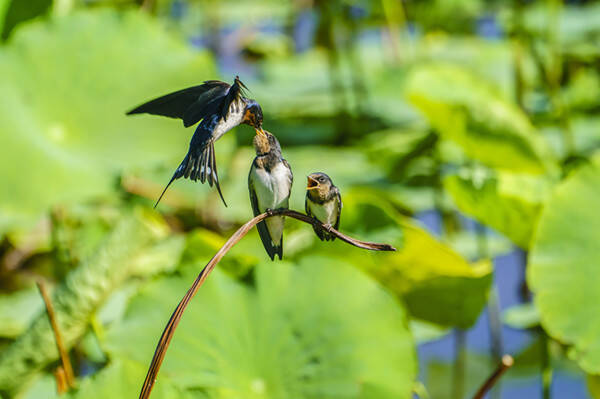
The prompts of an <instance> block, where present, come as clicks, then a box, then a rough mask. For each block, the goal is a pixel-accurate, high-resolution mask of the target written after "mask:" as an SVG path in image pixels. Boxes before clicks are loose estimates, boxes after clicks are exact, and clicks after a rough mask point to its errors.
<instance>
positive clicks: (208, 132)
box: [127, 76, 264, 208]
mask: <svg viewBox="0 0 600 399" xmlns="http://www.w3.org/2000/svg"><path fill="white" fill-rule="evenodd" d="M245 89H246V90H247V88H246V86H245V85H244V83H242V81H241V80H240V79H239V77H238V76H236V77H235V81H234V82H233V85H229V84H227V83H225V82H221V81H219V80H207V81H205V82H204V83H203V84H201V85H199V86H194V87H189V88H187V89H183V90H179V91H176V92H174V93H170V94H167V95H164V96H162V97H159V98H156V99H154V100H151V101H148V102H147V103H144V104H142V105H140V106H139V107H137V108H135V109H132V110H131V111H129V112H127V115H132V114H143V113H146V114H152V115H162V116H168V117H170V118H179V119H182V120H183V126H185V127H189V126H192V125H194V124H196V123H198V122H200V124H199V125H198V127H197V128H196V131H195V132H194V135H193V136H192V140H191V141H190V146H189V149H188V152H187V154H186V156H185V158H183V161H182V162H181V164H180V165H179V167H178V168H177V169H176V170H175V173H174V174H173V177H171V180H170V181H169V183H168V184H167V186H166V187H165V189H164V190H163V192H162V194H161V195H160V197H159V198H158V201H156V204H155V205H154V207H155V208H156V205H158V203H159V202H160V200H161V198H162V197H163V195H164V194H165V192H166V191H167V189H168V188H169V186H170V185H171V183H173V181H175V180H176V179H179V178H180V177H184V178H186V179H188V178H189V179H190V180H193V181H196V180H198V179H199V180H200V182H201V183H204V182H205V181H208V185H209V186H211V187H212V185H213V183H214V184H215V186H216V188H217V191H218V192H219V196H220V197H221V200H223V204H225V206H227V204H226V203H225V199H224V198H223V194H222V193H221V187H220V185H219V176H218V174H217V160H216V158H215V147H214V144H215V141H217V140H218V139H219V138H220V137H221V136H223V135H224V134H225V133H227V132H228V131H229V130H231V129H232V128H234V127H236V126H238V125H240V124H247V125H250V126H252V127H254V129H255V130H256V133H257V134H264V133H263V132H264V131H263V129H262V121H263V115H262V109H261V108H260V105H259V104H258V103H257V102H256V101H255V100H251V99H248V98H246V97H245V96H246V93H245Z"/></svg>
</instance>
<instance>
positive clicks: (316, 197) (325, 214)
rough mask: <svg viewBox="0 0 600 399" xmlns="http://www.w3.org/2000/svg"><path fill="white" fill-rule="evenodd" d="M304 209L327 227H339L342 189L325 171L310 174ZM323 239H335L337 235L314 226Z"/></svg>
mask: <svg viewBox="0 0 600 399" xmlns="http://www.w3.org/2000/svg"><path fill="white" fill-rule="evenodd" d="M304 209H305V210H306V214H307V215H308V216H312V217H313V218H315V219H317V220H318V221H319V222H321V223H323V224H324V225H325V226H326V227H333V228H334V229H336V230H337V229H338V227H339V226H340V215H341V214H342V196H341V195H340V190H339V189H338V188H337V187H336V186H334V185H333V182H332V181H331V178H330V177H329V176H327V175H326V174H325V173H312V174H310V175H309V176H308V182H307V185H306V200H305V202H304ZM313 229H314V230H315V233H317V236H319V238H320V239H321V241H324V240H327V241H330V240H331V241H333V240H335V236H334V235H333V234H331V233H329V232H327V231H323V230H320V229H318V228H316V227H314V226H313Z"/></svg>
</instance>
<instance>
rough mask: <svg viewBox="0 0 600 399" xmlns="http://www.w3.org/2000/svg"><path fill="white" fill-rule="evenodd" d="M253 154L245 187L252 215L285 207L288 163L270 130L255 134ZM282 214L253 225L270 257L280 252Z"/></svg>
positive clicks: (290, 177) (289, 184) (288, 190)
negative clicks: (254, 153) (254, 154)
mask: <svg viewBox="0 0 600 399" xmlns="http://www.w3.org/2000/svg"><path fill="white" fill-rule="evenodd" d="M254 149H255V150H256V158H254V161H253V162H252V166H251V167H250V174H249V175H248V191H249V192H250V203H251V204H252V211H253V212H254V216H256V215H259V214H261V213H263V212H265V211H267V210H269V209H273V210H274V209H281V208H284V209H287V208H288V201H289V198H290V193H291V191H292V182H293V179H294V177H293V175H292V169H291V168H290V165H289V164H288V163H287V161H286V160H285V159H283V156H282V155H281V146H280V145H279V142H278V141H277V139H276V138H275V136H273V135H272V134H271V133H269V132H265V134H264V135H262V134H260V135H259V134H257V135H256V136H254ZM284 220H285V218H284V217H283V216H272V217H270V218H268V219H266V220H263V221H262V222H260V223H258V225H257V226H256V227H257V229H258V234H259V235H260V239H261V240H262V243H263V246H264V247H265V250H266V251H267V253H268V254H269V257H270V258H271V260H274V259H275V255H278V256H279V259H281V258H282V256H283V224H284Z"/></svg>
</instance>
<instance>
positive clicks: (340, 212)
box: [328, 186, 343, 241]
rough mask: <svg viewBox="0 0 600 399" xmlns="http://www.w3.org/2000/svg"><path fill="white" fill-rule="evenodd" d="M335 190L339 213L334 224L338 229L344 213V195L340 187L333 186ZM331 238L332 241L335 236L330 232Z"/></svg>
mask: <svg viewBox="0 0 600 399" xmlns="http://www.w3.org/2000/svg"><path fill="white" fill-rule="evenodd" d="M333 190H334V192H335V197H334V201H337V203H338V214H337V218H336V219H335V224H334V225H333V228H334V229H336V230H339V229H340V216H341V215H342V206H343V203H342V195H341V194H340V189H339V188H337V187H335V186H334V187H333ZM328 236H329V239H330V240H331V241H333V240H335V238H336V237H335V236H334V235H333V234H328Z"/></svg>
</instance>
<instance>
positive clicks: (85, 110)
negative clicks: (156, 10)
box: [0, 10, 214, 215]
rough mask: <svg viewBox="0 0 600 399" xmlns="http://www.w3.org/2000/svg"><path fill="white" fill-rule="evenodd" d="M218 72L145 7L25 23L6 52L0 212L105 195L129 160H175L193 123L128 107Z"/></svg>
mask: <svg viewBox="0 0 600 399" xmlns="http://www.w3.org/2000/svg"><path fill="white" fill-rule="evenodd" d="M211 77H214V66H213V63H212V61H211V60H210V59H208V58H207V56H206V55H202V54H198V53H195V52H193V51H192V50H191V49H190V48H187V47H186V46H185V45H184V44H182V43H181V41H180V40H176V39H175V38H172V37H171V36H169V35H168V34H167V33H166V32H165V30H164V29H163V28H162V27H161V26H160V25H159V24H158V23H157V22H156V21H153V20H151V19H150V18H149V17H147V16H145V15H144V14H143V13H139V12H129V13H120V14H119V13H116V12H113V11H107V10H95V11H93V12H85V13H76V14H73V15H69V16H66V17H55V18H53V19H51V20H50V21H36V22H33V23H30V24H28V25H26V26H23V27H21V28H19V29H18V30H17V31H16V32H15V34H14V36H13V37H12V38H11V40H10V41H9V43H8V44H7V46H6V47H4V48H3V52H2V54H1V55H0V90H1V92H2V93H3V95H2V96H0V119H1V120H2V124H0V148H2V157H0V170H1V171H2V172H0V180H1V181H2V183H3V185H4V187H5V188H6V189H4V190H1V192H0V214H10V215H18V214H25V213H30V214H31V213H33V214H35V213H36V212H39V211H42V210H44V209H46V208H47V207H48V206H49V205H52V204H54V203H57V202H64V201H77V200H80V199H82V198H86V197H89V196H92V195H98V194H102V193H105V192H107V190H110V189H111V187H112V185H113V184H114V178H115V175H116V173H118V172H119V171H121V170H122V169H123V168H126V167H132V166H143V167H151V166H152V165H156V164H157V163H159V162H164V161H169V163H172V165H173V168H174V167H175V166H176V165H177V162H178V161H179V160H180V159H179V158H180V157H183V155H184V154H185V150H186V148H187V141H188V140H189V137H190V135H191V134H192V131H191V129H190V130H185V129H183V127H182V124H181V122H179V121H175V120H168V119H167V118H160V117H152V116H139V117H126V116H125V112H126V111H127V110H128V109H130V108H132V107H133V106H135V105H137V104H139V103H140V102H142V101H145V100H148V99H149V98H152V97H153V96H157V95H160V94H164V93H165V92H167V91H170V90H175V89H179V88H182V87H185V86H190V85H193V84H196V83H198V82H199V81H201V80H203V79H205V78H211Z"/></svg>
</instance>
